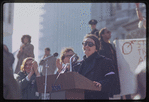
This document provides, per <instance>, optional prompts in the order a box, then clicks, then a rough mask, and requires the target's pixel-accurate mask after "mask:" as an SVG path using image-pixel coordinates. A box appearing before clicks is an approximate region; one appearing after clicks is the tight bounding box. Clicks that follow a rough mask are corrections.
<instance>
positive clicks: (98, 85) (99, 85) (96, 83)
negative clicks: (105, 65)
mask: <svg viewBox="0 0 149 102" xmlns="http://www.w3.org/2000/svg"><path fill="white" fill-rule="evenodd" d="M93 83H94V84H95V86H96V87H99V88H101V84H100V83H99V82H96V81H93Z"/></svg>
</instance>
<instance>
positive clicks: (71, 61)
mask: <svg viewBox="0 0 149 102" xmlns="http://www.w3.org/2000/svg"><path fill="white" fill-rule="evenodd" d="M75 56H76V54H73V56H71V58H70V72H72V59H73V57H75Z"/></svg>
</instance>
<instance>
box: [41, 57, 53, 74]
mask: <svg viewBox="0 0 149 102" xmlns="http://www.w3.org/2000/svg"><path fill="white" fill-rule="evenodd" d="M41 61H42V60H41ZM46 61H47V65H48V68H47V75H52V74H54V72H55V70H56V58H55V57H54V56H50V57H49V58H47V59H46ZM46 61H44V63H43V64H42V66H43V68H42V75H44V76H45V73H46Z"/></svg>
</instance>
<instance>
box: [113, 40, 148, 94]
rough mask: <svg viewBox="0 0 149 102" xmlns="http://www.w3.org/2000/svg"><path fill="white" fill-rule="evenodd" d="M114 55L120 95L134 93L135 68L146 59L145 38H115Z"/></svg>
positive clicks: (135, 81) (135, 86) (135, 84)
mask: <svg viewBox="0 0 149 102" xmlns="http://www.w3.org/2000/svg"><path fill="white" fill-rule="evenodd" d="M115 46H116V55H117V63H118V69H119V77H120V85H121V86H120V87H121V93H120V95H121V96H122V95H128V94H134V93H136V89H137V80H136V76H135V69H136V68H137V66H138V65H139V64H140V63H141V62H143V61H144V60H146V39H125V40H116V45H115Z"/></svg>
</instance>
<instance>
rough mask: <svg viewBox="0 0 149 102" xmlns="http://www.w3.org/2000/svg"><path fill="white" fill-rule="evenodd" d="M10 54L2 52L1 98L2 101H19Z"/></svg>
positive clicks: (18, 90) (12, 58) (12, 59)
mask: <svg viewBox="0 0 149 102" xmlns="http://www.w3.org/2000/svg"><path fill="white" fill-rule="evenodd" d="M13 61H14V57H13V55H12V54H10V53H8V52H6V51H3V97H4V99H9V100H10V99H20V89H19V85H18V83H17V82H16V80H15V79H14V76H13V70H12V64H13Z"/></svg>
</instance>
